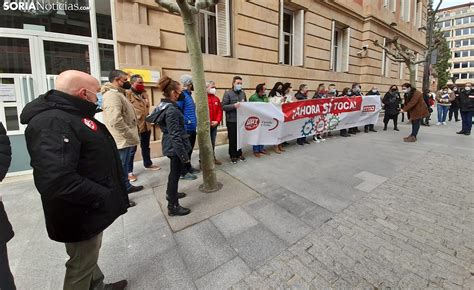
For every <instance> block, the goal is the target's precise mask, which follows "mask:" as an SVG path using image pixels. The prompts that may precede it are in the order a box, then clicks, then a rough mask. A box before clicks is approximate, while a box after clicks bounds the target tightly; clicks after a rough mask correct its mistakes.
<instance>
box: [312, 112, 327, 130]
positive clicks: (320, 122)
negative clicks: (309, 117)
mask: <svg viewBox="0 0 474 290" xmlns="http://www.w3.org/2000/svg"><path fill="white" fill-rule="evenodd" d="M314 120H315V124H316V125H315V126H314V128H315V131H316V133H318V134H319V133H322V132H324V130H325V129H326V127H327V120H326V118H325V117H324V115H320V116H317V117H315V118H314Z"/></svg>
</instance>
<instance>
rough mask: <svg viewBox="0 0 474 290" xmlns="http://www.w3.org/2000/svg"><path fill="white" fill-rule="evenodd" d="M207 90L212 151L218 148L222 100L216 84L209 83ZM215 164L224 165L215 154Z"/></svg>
mask: <svg viewBox="0 0 474 290" xmlns="http://www.w3.org/2000/svg"><path fill="white" fill-rule="evenodd" d="M206 88H207V104H208V106H209V121H210V122H211V143H212V151H214V148H215V147H216V137H217V127H218V126H219V124H220V123H221V122H222V105H221V100H219V98H218V97H217V96H216V93H217V90H216V83H215V82H213V81H209V82H207V83H206ZM214 164H215V165H222V162H221V161H219V160H217V159H216V154H215V153H214Z"/></svg>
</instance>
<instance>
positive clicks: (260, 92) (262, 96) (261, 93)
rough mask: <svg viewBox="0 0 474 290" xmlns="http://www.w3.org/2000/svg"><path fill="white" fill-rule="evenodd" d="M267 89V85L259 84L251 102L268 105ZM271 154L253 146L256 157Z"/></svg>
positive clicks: (251, 97) (259, 146) (257, 146)
mask: <svg viewBox="0 0 474 290" xmlns="http://www.w3.org/2000/svg"><path fill="white" fill-rule="evenodd" d="M266 90H267V88H266V87H265V83H262V84H258V85H257V87H256V88H255V94H253V95H252V96H250V98H249V102H260V103H268V97H267V95H266V93H265V91H266ZM275 152H276V153H278V154H280V153H281V152H279V151H277V149H275ZM267 154H269V153H268V152H267V151H266V150H265V148H264V146H263V145H253V155H255V157H257V158H260V157H262V156H263V155H267Z"/></svg>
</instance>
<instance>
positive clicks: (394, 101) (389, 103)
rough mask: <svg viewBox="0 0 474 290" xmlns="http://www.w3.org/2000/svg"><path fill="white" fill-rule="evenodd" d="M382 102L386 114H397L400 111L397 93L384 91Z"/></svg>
mask: <svg viewBox="0 0 474 290" xmlns="http://www.w3.org/2000/svg"><path fill="white" fill-rule="evenodd" d="M382 103H383V104H384V109H385V114H386V115H387V116H393V115H398V113H399V112H400V95H399V94H398V93H393V94H392V93H390V92H387V93H385V96H383V99H382Z"/></svg>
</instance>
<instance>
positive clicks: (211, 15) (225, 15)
mask: <svg viewBox="0 0 474 290" xmlns="http://www.w3.org/2000/svg"><path fill="white" fill-rule="evenodd" d="M229 9H230V0H220V1H218V2H217V4H216V5H215V6H212V7H210V8H209V9H207V10H201V11H200V13H199V14H198V32H199V36H200V39H201V51H202V53H205V54H215V55H220V56H230V55H231V52H230V50H231V49H230V41H231V40H230V20H231V19H230V13H229Z"/></svg>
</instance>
